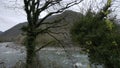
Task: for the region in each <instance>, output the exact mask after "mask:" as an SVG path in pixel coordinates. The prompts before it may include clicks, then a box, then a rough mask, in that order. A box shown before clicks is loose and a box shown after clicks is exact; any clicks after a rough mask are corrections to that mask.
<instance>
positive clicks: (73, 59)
mask: <svg viewBox="0 0 120 68" xmlns="http://www.w3.org/2000/svg"><path fill="white" fill-rule="evenodd" d="M16 45H17V44H14V43H12V42H5V43H0V63H1V62H4V64H5V66H6V67H7V68H11V67H12V66H14V65H15V64H16V63H17V62H18V61H23V62H25V56H26V52H25V48H24V47H23V46H19V45H18V46H16ZM67 50H68V51H67V52H65V51H64V49H61V48H50V47H49V48H48V47H47V48H43V49H42V50H41V51H40V52H39V57H40V61H41V64H42V65H43V67H45V68H73V67H75V66H77V68H90V64H89V61H88V56H87V55H86V54H81V53H80V51H79V50H70V49H67Z"/></svg>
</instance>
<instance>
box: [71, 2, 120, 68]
mask: <svg viewBox="0 0 120 68" xmlns="http://www.w3.org/2000/svg"><path fill="white" fill-rule="evenodd" d="M111 2H112V1H111V0H108V1H107V4H106V5H105V6H104V7H103V9H102V10H100V12H98V13H95V12H92V11H91V9H89V10H88V11H87V12H86V14H85V15H83V16H82V18H80V21H79V22H77V23H75V24H74V25H73V27H72V29H71V35H72V39H73V41H75V42H76V43H78V44H79V45H80V47H82V48H84V49H85V51H86V52H87V53H88V56H89V58H90V61H91V62H92V63H96V64H104V66H105V68H119V67H120V60H119V58H120V52H119V49H120V42H119V41H120V32H119V30H118V28H117V24H116V23H115V22H114V21H111V20H110V19H109V18H108V17H107V16H108V14H109V13H110V11H109V10H108V9H109V7H110V6H111Z"/></svg>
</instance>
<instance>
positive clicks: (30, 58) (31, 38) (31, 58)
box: [25, 32, 37, 68]
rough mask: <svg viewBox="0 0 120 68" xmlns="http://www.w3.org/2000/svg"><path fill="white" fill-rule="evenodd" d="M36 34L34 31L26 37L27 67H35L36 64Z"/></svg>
mask: <svg viewBox="0 0 120 68" xmlns="http://www.w3.org/2000/svg"><path fill="white" fill-rule="evenodd" d="M36 36H37V35H35V34H34V33H32V32H31V33H28V35H27V38H26V44H25V45H26V49H27V50H26V52H27V54H26V55H27V56H26V68H33V66H34V65H35V62H36V61H35V57H36V52H35V47H36V46H35V39H36Z"/></svg>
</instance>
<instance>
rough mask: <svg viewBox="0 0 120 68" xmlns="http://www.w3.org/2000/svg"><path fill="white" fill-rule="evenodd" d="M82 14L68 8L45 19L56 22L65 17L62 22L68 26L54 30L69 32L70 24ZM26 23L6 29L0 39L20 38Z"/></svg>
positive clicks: (11, 39)
mask: <svg viewBox="0 0 120 68" xmlns="http://www.w3.org/2000/svg"><path fill="white" fill-rule="evenodd" d="M80 16H81V14H80V13H78V12H74V11H71V10H66V11H65V12H63V13H61V14H58V15H53V16H50V17H49V18H47V19H46V20H45V22H54V21H55V20H59V19H61V18H64V20H63V21H61V22H60V24H65V23H67V26H63V27H64V29H61V28H58V29H53V30H54V31H58V30H59V31H60V30H61V31H62V32H66V33H68V32H69V29H70V26H68V25H72V24H73V23H74V22H76V21H78V20H79V19H80V18H79V17H80ZM25 24H26V23H20V24H18V25H16V26H14V27H12V28H11V29H9V30H7V31H5V32H4V33H2V34H1V35H0V40H2V41H16V40H17V39H18V38H20V37H21V32H22V31H21V30H20V28H21V27H22V26H23V25H25Z"/></svg>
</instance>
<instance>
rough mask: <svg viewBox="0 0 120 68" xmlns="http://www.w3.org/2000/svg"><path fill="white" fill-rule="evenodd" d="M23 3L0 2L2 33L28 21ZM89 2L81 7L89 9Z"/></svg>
mask: <svg viewBox="0 0 120 68" xmlns="http://www.w3.org/2000/svg"><path fill="white" fill-rule="evenodd" d="M22 1H23V0H0V31H6V30H8V29H10V28H11V27H13V26H15V25H16V24H18V23H22V22H25V21H27V20H26V14H25V12H24V10H23V2H22ZM64 1H65V2H67V1H68V0H64ZM97 1H100V0H97ZM87 2H89V1H88V0H86V1H85V2H84V3H82V4H80V5H79V6H85V7H87ZM91 3H92V2H91ZM70 9H72V10H74V11H80V8H78V5H77V6H73V7H71V8H70ZM94 9H95V8H94ZM95 10H96V9H95ZM46 14H47V12H43V13H42V14H41V16H40V17H41V18H42V17H44V16H45V15H46Z"/></svg>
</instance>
